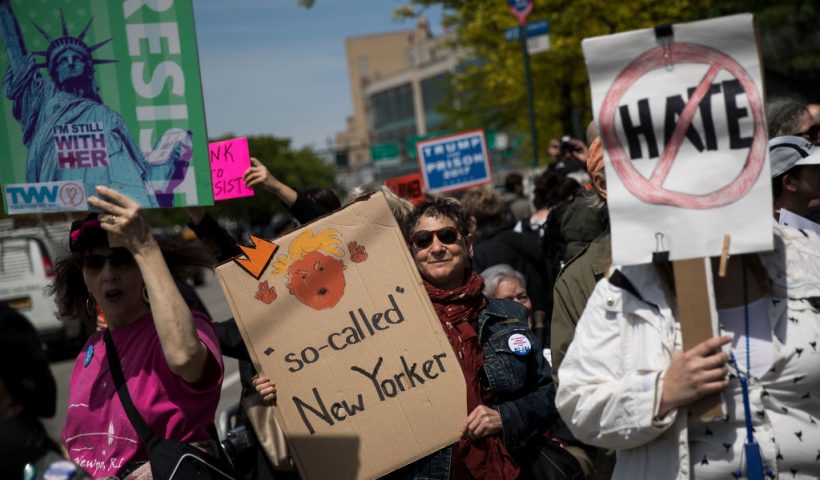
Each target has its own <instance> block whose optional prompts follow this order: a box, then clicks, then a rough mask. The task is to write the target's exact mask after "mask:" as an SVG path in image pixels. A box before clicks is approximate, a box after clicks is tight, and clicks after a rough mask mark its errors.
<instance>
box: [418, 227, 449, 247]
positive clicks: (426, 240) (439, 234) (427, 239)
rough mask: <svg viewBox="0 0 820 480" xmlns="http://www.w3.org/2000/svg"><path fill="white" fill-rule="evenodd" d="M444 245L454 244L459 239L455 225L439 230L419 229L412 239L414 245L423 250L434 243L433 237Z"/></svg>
mask: <svg viewBox="0 0 820 480" xmlns="http://www.w3.org/2000/svg"><path fill="white" fill-rule="evenodd" d="M434 236H435V237H436V238H438V241H439V242H441V243H443V244H444V245H452V244H454V243H456V241H457V240H458V236H459V235H458V230H456V229H455V227H443V228H439V229H438V230H419V231H418V232H416V233H414V234H413V237H412V238H411V239H410V240H411V241H412V242H413V245H414V246H415V247H416V248H418V249H419V250H423V249H425V248H427V247H429V246H430V245H432V243H433V237H434Z"/></svg>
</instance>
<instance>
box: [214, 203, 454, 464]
mask: <svg viewBox="0 0 820 480" xmlns="http://www.w3.org/2000/svg"><path fill="white" fill-rule="evenodd" d="M253 240H254V242H255V245H254V247H252V248H251V247H244V248H243V251H244V252H245V254H246V256H245V257H242V258H237V259H235V261H232V262H228V263H225V264H223V265H220V266H219V267H217V269H216V274H217V277H218V278H219V281H220V283H221V285H222V289H223V290H224V292H225V297H226V298H227V300H228V303H229V305H230V307H231V311H232V312H233V314H234V317H235V318H236V321H237V325H238V326H239V329H240V332H241V333H242V337H243V339H244V340H245V343H246V344H247V345H248V350H249V352H250V354H251V357H252V358H253V360H254V363H255V365H256V367H257V369H259V370H260V371H261V372H263V373H264V374H265V375H266V376H268V377H270V378H271V380H272V381H273V382H274V383H275V384H276V390H277V407H276V415H277V418H278V420H279V423H280V425H281V426H282V428H283V430H284V432H285V435H286V437H287V439H288V444H289V446H290V447H291V449H292V453H293V455H294V458H295V461H296V464H297V466H298V468H299V472H300V474H301V475H302V478H306V479H308V480H311V479H325V478H334V479H366V478H368V479H369V478H376V477H379V476H382V475H384V474H386V473H388V472H390V471H392V470H395V469H397V468H399V467H401V466H403V465H406V464H408V463H410V462H412V461H414V460H416V459H418V458H421V457H423V456H425V455H427V454H429V453H432V452H434V451H436V450H438V449H440V448H442V447H444V446H447V445H450V444H452V443H453V442H455V441H457V439H458V438H459V435H460V433H461V432H460V429H461V428H462V427H463V424H464V421H465V419H466V416H467V405H466V387H465V382H464V376H463V374H462V372H461V369H460V367H459V364H458V361H457V359H456V358H455V356H454V353H453V350H452V348H451V347H450V344H449V343H448V341H447V337H446V335H445V333H444V331H443V329H442V326H441V323H440V321H439V320H438V317H437V316H436V314H435V311H434V310H433V307H432V304H431V303H430V300H429V297H428V296H427V293H426V291H425V290H424V288H423V287H422V282H421V277H420V276H419V274H418V271H417V270H416V266H415V263H414V262H413V259H412V258H411V256H410V252H409V251H408V249H407V245H406V243H405V241H404V239H403V237H402V235H401V232H400V230H399V227H398V225H397V224H396V221H395V219H394V218H393V216H392V214H391V213H390V209H389V207H388V205H387V202H386V200H385V199H384V196H383V195H382V194H374V195H373V196H371V197H370V198H369V199H368V200H363V201H358V202H354V203H352V204H351V205H349V206H347V207H346V208H344V209H342V210H339V211H337V212H335V213H333V214H332V215H329V216H327V217H323V218H321V219H319V220H317V221H315V222H313V223H310V224H308V225H306V226H305V227H303V228H302V229H300V230H297V231H295V232H292V233H290V234H288V235H285V236H283V237H280V238H278V239H276V241H275V242H268V241H265V240H262V239H258V238H254V239H253Z"/></svg>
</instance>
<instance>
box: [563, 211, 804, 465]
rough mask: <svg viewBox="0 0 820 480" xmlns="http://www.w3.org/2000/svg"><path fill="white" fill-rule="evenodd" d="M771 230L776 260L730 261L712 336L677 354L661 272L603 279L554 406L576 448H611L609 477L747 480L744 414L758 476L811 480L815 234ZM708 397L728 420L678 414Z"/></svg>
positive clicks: (621, 271) (720, 283)
mask: <svg viewBox="0 0 820 480" xmlns="http://www.w3.org/2000/svg"><path fill="white" fill-rule="evenodd" d="M774 233H775V249H774V251H773V252H769V253H761V254H750V255H743V256H738V257H733V258H732V259H731V260H730V262H729V269H728V270H729V271H728V273H727V276H726V277H725V278H719V277H718V276H717V275H715V296H716V302H717V308H718V317H719V321H720V330H721V331H720V336H717V337H714V338H711V339H709V340H706V341H704V342H703V343H701V344H699V345H697V346H696V347H694V348H692V349H690V350H689V351H687V352H685V353H684V352H682V351H681V336H680V325H679V324H678V322H677V320H676V319H675V308H674V307H673V305H674V304H675V301H674V300H675V299H674V294H673V293H671V292H674V287H673V285H672V280H671V275H669V274H668V272H669V271H670V269H666V268H664V267H663V266H658V265H637V266H630V267H623V268H617V269H612V270H611V273H610V276H609V277H608V278H606V279H603V280H601V282H599V283H598V285H597V286H596V288H595V291H594V293H593V295H592V296H591V298H590V299H589V302H588V304H587V308H586V310H585V311H584V313H583V315H582V317H581V319H580V321H579V323H578V328H577V330H576V332H575V337H574V340H573V342H572V344H571V345H570V347H569V350H568V351H567V354H566V357H565V359H564V362H563V363H562V365H561V369H560V370H559V377H560V382H559V388H558V393H557V397H556V404H557V407H558V409H559V412H560V414H561V417H562V418H563V419H564V421H565V422H566V423H567V425H568V426H569V427H570V430H572V432H573V434H575V436H576V437H577V438H578V439H579V440H581V441H583V442H584V443H588V444H592V445H596V446H599V447H603V448H610V449H615V450H616V451H617V461H616V465H615V471H614V474H613V479H616V480H617V479H688V478H698V479H701V478H709V479H711V478H715V479H731V478H750V477H749V472H748V470H747V469H748V465H747V464H748V463H749V462H747V457H748V455H747V454H746V452H745V449H744V444H745V443H747V428H746V426H745V424H746V417H747V415H746V414H747V412H748V417H749V420H750V421H751V424H752V426H753V430H752V432H753V433H752V435H753V436H754V440H755V441H756V442H757V443H758V444H759V450H760V453H761V456H762V466H761V467H760V469H762V473H763V475H766V476H768V477H770V478H777V477H778V475H779V474H783V478H798V479H800V478H820V426H818V422H820V421H818V420H817V419H818V417H820V361H818V360H820V352H819V351H818V350H817V346H818V337H820V315H818V310H817V308H818V307H820V261H819V260H820V237H818V236H817V235H815V234H814V233H813V232H806V231H802V230H797V229H793V228H790V227H785V226H776V227H775V231H774ZM744 270H745V275H744ZM744 276H745V277H746V279H745V280H744ZM744 285H745V286H746V288H745V289H744ZM744 290H745V291H744ZM729 342H731V346H730V348H729V349H728V350H729V351H730V352H731V353H732V354H733V356H734V360H736V361H735V362H728V361H727V360H728V359H729V355H728V354H727V352H726V351H724V350H723V349H722V347H723V346H724V345H725V344H727V343H729ZM747 352H749V355H748V357H747ZM741 377H743V378H745V379H748V392H749V408H748V409H745V408H744V402H743V401H742V388H741V382H740V381H739V380H740V378H741ZM715 392H720V394H721V397H722V400H723V402H724V406H725V408H726V412H727V416H726V418H723V419H720V420H718V421H713V422H701V421H700V420H699V419H697V418H695V417H691V416H688V415H687V407H688V405H690V404H691V403H692V402H693V401H695V400H696V399H698V398H701V397H702V396H705V395H708V394H710V393H715Z"/></svg>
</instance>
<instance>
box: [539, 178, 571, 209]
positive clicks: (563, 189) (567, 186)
mask: <svg viewBox="0 0 820 480" xmlns="http://www.w3.org/2000/svg"><path fill="white" fill-rule="evenodd" d="M534 183H535V188H534V189H533V200H532V203H533V205H534V206H535V208H536V209H537V210H541V209H542V208H552V207H554V206H556V205H558V204H559V203H561V202H563V201H564V200H568V199H570V198H572V196H573V195H575V194H576V193H578V190H579V189H580V188H581V185H580V184H579V183H578V182H576V181H575V180H573V179H572V178H569V177H567V176H566V175H562V174H560V173H556V172H550V171H546V172H544V173H542V174H541V175H539V176H537V177H536V178H535V182H534Z"/></svg>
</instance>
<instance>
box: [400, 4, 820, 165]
mask: <svg viewBox="0 0 820 480" xmlns="http://www.w3.org/2000/svg"><path fill="white" fill-rule="evenodd" d="M534 3H535V8H534V10H533V13H532V14H531V15H530V18H529V20H530V21H532V20H540V19H546V20H548V21H549V22H550V36H551V43H552V46H551V49H550V51H549V52H546V53H540V54H537V55H533V56H531V57H530V64H531V71H532V80H533V90H534V97H535V110H536V121H537V127H538V141H539V145H540V146H541V148H540V150H541V151H540V152H539V157H540V160H541V162H542V163H543V162H545V161H546V145H547V142H548V141H549V139H550V138H555V137H557V136H559V135H562V134H565V133H569V134H573V135H576V136H581V135H583V131H584V128H585V127H586V125H587V123H588V122H589V121H590V120H591V119H592V111H591V100H590V90H589V79H588V76H587V71H586V66H585V63H584V58H583V53H582V50H581V40H582V39H584V38H589V37H595V36H599V35H610V34H613V33H617V32H625V31H630V30H635V29H639V28H649V27H653V26H656V25H661V24H664V23H677V22H684V21H691V20H696V19H702V18H709V17H714V16H719V15H726V14H730V13H737V12H742V11H754V12H756V13H757V15H756V17H757V18H758V24H759V25H760V26H761V30H762V32H763V33H762V39H763V51H764V55H765V56H766V57H768V58H766V60H767V61H769V58H771V61H772V62H773V63H774V62H776V63H778V64H783V65H785V67H784V70H787V71H789V72H792V73H793V72H795V71H799V69H800V68H802V69H803V70H802V71H803V72H804V73H805V71H807V70H810V69H812V68H813V69H814V71H817V70H818V62H820V56H818V55H817V54H816V53H815V52H817V51H818V47H820V35H818V34H815V33H814V32H815V30H816V26H815V25H813V24H815V23H816V20H817V18H818V14H819V13H820V12H818V8H820V7H818V6H817V5H816V2H805V1H801V0H783V1H780V2H774V1H762V0H725V1H717V0H673V1H669V0H666V1H663V0H660V1H658V0H635V1H630V2H621V3H613V2H610V1H608V0H572V1H569V0H535V2H534ZM432 5H440V6H442V7H443V8H444V11H445V19H444V22H445V25H447V26H448V27H451V28H454V29H455V30H456V32H457V36H456V43H458V44H459V45H461V46H464V47H468V48H470V49H471V50H472V51H473V53H474V56H473V57H472V60H469V61H467V62H465V63H464V64H463V65H461V66H460V68H459V69H458V71H457V72H456V73H455V74H453V77H452V82H451V83H450V85H451V87H450V92H449V94H448V98H447V101H446V102H444V103H443V104H442V106H441V108H442V111H443V113H445V116H446V118H447V122H448V125H447V127H449V128H452V129H466V128H479V127H485V128H496V129H508V130H513V131H517V132H529V124H528V119H527V104H526V102H527V99H526V91H525V87H524V66H523V62H522V58H521V50H520V46H519V44H518V43H517V42H507V41H506V40H505V39H504V30H505V29H507V28H510V27H514V26H516V25H517V22H516V19H515V18H514V17H513V16H512V14H511V13H510V11H509V7H508V4H507V2H506V1H504V0H409V3H408V4H407V5H405V6H403V7H400V8H398V9H396V10H395V11H394V16H396V17H412V16H417V15H423V14H424V11H425V9H426V8H427V7H430V6H432ZM801 32H812V33H811V34H809V35H800V33H801ZM805 38H811V39H812V41H811V42H805V43H808V44H809V45H811V46H813V47H811V48H813V50H811V51H810V48H809V47H807V46H806V45H798V44H800V42H801V41H805ZM794 48H799V49H800V51H801V52H803V54H802V55H795V54H793V53H792V51H793V49H794ZM529 148H530V146H529V140H527V144H526V145H524V149H526V151H529Z"/></svg>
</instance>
